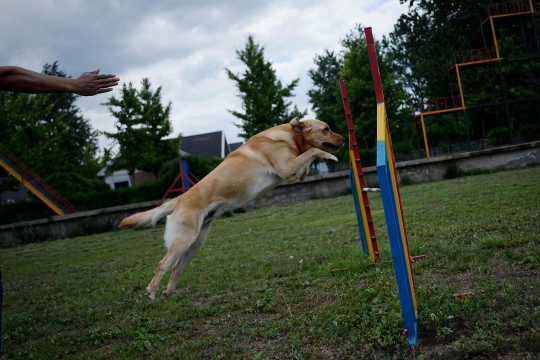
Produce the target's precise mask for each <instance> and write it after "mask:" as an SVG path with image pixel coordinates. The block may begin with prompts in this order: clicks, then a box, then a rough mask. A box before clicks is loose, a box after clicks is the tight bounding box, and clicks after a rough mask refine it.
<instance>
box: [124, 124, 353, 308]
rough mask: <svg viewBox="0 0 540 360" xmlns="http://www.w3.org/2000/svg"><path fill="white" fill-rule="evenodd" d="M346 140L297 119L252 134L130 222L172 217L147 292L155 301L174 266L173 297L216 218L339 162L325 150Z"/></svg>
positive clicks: (324, 126)
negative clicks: (316, 167) (320, 165)
mask: <svg viewBox="0 0 540 360" xmlns="http://www.w3.org/2000/svg"><path fill="white" fill-rule="evenodd" d="M344 140H345V139H344V138H343V137H342V136H341V135H338V134H336V133H334V132H332V131H331V130H330V128H329V127H328V125H327V124H326V123H324V122H322V121H320V120H305V121H299V119H298V118H294V119H292V120H291V121H290V122H289V123H288V124H283V125H279V126H276V127H273V128H271V129H268V130H266V131H263V132H261V133H259V134H257V135H255V136H253V137H252V138H251V139H249V140H248V141H247V142H246V143H245V144H243V145H242V146H240V147H239V148H238V149H237V150H235V151H233V152H232V153H230V154H229V156H227V158H226V159H225V160H224V161H223V162H222V163H221V164H220V165H219V166H218V167H216V168H215V169H214V171H212V172H211V173H210V174H208V175H207V176H206V177H205V178H203V179H202V180H201V181H200V182H199V183H197V184H196V185H195V186H193V187H192V188H191V189H190V190H189V191H188V192H186V193H184V194H182V195H181V196H178V197H176V198H174V199H172V200H171V201H169V202H166V203H165V204H163V205H161V206H159V207H157V208H155V209H152V210H149V211H146V212H142V213H138V214H135V215H132V216H129V217H127V218H125V219H124V220H123V221H122V223H121V224H120V227H121V228H126V227H131V226H147V225H152V226H153V225H155V224H156V222H157V221H158V220H159V219H161V218H162V217H164V216H166V215H168V216H167V225H166V227H165V246H166V247H167V254H166V255H165V257H164V258H163V259H162V260H161V261H160V263H159V266H158V268H157V270H156V274H155V275H154V278H153V279H152V281H151V282H150V284H149V285H148V286H147V288H146V290H147V295H148V296H149V297H150V299H152V300H153V299H155V296H156V291H157V290H158V288H159V285H160V283H161V280H162V279H163V276H164V275H165V274H166V273H167V271H169V270H170V269H171V268H172V274H171V277H170V279H169V284H168V286H167V290H166V291H165V292H164V293H163V295H164V296H166V297H168V296H171V295H172V293H173V292H174V290H175V288H176V284H177V282H178V278H179V277H180V275H181V274H182V271H183V270H184V269H185V267H186V266H187V265H188V264H189V262H190V261H191V260H192V259H193V257H194V256H195V254H197V252H198V251H199V250H200V249H201V247H202V246H203V244H204V241H205V239H206V236H207V235H208V232H209V230H210V225H211V223H212V220H214V219H215V218H217V217H219V216H220V215H221V214H222V213H223V212H224V211H226V210H232V209H236V208H239V207H241V206H243V205H245V204H247V203H248V202H250V201H252V200H255V199H257V198H259V197H261V196H262V195H264V194H266V193H267V192H268V191H270V190H272V189H273V188H275V187H276V186H278V185H279V184H281V183H282V182H283V181H286V182H288V183H294V182H296V181H298V180H304V178H305V177H306V176H307V175H308V173H309V166H310V165H311V163H312V162H313V160H315V159H322V160H325V161H331V162H337V158H336V157H335V156H334V155H332V154H329V153H328V152H326V151H336V150H338V149H339V148H340V147H341V146H343V143H344Z"/></svg>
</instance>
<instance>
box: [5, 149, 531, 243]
mask: <svg viewBox="0 0 540 360" xmlns="http://www.w3.org/2000/svg"><path fill="white" fill-rule="evenodd" d="M529 164H540V141H537V142H533V143H527V144H520V145H513V146H505V147H500V148H496V149H487V150H481V151H475V152H466V153H459V154H452V155H446V156H439V157H436V158H430V159H420V160H413V161H404V162H400V163H398V164H396V168H397V170H398V176H399V177H400V178H403V176H405V175H407V176H408V177H409V178H410V180H411V181H412V182H414V183H418V182H426V181H434V180H441V179H443V178H444V176H445V173H446V171H447V169H448V167H449V166H455V168H456V169H457V170H459V171H463V172H473V171H486V170H490V171H491V170H502V169H512V168H519V167H524V166H527V165H529ZM363 170H364V179H365V181H366V186H368V187H378V180H377V172H376V168H375V167H368V168H364V169H363ZM348 191H350V182H349V171H340V172H335V173H323V174H320V175H315V176H310V177H308V178H307V179H306V180H304V181H303V182H298V183H295V184H285V185H281V186H278V187H277V188H275V189H274V190H272V191H271V192H270V193H268V194H266V195H265V196H263V197H262V198H260V199H258V200H256V201H254V202H253V203H251V204H249V205H247V206H246V208H247V209H251V208H258V207H261V206H270V205H276V204H282V203H287V202H296V201H306V200H310V199H313V198H317V197H327V196H336V195H339V194H343V193H346V192H348ZM157 203H158V200H156V201H148V202H145V203H140V204H131V205H123V206H117V207H113V208H107V209H99V210H91V211H84V212H79V213H74V214H69V215H64V216H52V217H50V218H47V219H40V220H35V221H27V222H24V223H17V224H10V225H3V226H0V243H13V242H15V241H16V240H17V239H19V240H21V241H24V242H31V241H39V240H44V239H47V238H52V239H61V238H66V237H73V236H77V235H80V234H85V233H91V232H94V231H106V230H111V229H114V228H116V227H117V226H118V224H119V223H120V221H121V220H122V219H123V218H125V217H126V216H129V215H131V214H134V213H136V212H140V211H145V210H148V209H151V208H153V207H155V206H156V205H157Z"/></svg>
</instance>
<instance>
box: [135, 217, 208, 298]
mask: <svg viewBox="0 0 540 360" xmlns="http://www.w3.org/2000/svg"><path fill="white" fill-rule="evenodd" d="M171 219H172V220H171ZM201 224H202V217H201V216H200V215H199V214H193V215H192V216H187V215H183V216H182V217H181V218H179V219H178V218H175V217H172V216H171V217H169V218H168V219H167V226H166V228H165V243H166V245H167V247H168V250H167V254H166V255H165V257H164V258H163V259H162V260H161V261H160V262H159V265H158V268H157V270H156V274H155V275H154V277H153V278H152V281H151V282H150V284H148V286H147V287H146V295H148V297H149V298H150V299H152V300H154V299H155V298H156V291H157V289H158V288H159V284H161V280H163V277H164V276H165V274H166V273H167V271H169V270H170V269H171V268H172V267H173V265H174V264H176V263H177V262H179V261H180V259H181V258H182V257H183V256H184V255H185V254H186V252H187V251H188V249H189V248H190V247H191V245H192V244H193V243H194V242H195V241H196V240H197V238H198V236H199V232H200V230H201Z"/></svg>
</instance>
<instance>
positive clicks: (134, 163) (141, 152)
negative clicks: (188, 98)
mask: <svg viewBox="0 0 540 360" xmlns="http://www.w3.org/2000/svg"><path fill="white" fill-rule="evenodd" d="M103 105H106V106H107V108H108V109H109V112H110V113H111V115H112V116H114V117H115V118H116V123H115V128H116V132H115V133H109V132H105V133H104V134H105V136H107V137H108V138H109V139H113V140H114V141H115V143H116V144H117V145H118V151H117V153H116V154H115V155H114V156H113V158H112V163H111V166H109V170H112V171H113V170H120V169H126V170H128V172H129V173H130V174H133V173H134V172H135V170H142V171H148V172H152V173H154V174H155V175H157V174H158V171H159V169H160V168H161V165H162V164H163V163H164V162H165V161H167V160H170V159H173V158H175V157H177V156H178V153H179V147H180V136H178V137H176V138H169V139H167V137H169V136H170V135H171V134H172V132H173V128H172V123H171V120H170V113H171V103H169V104H168V105H167V106H165V107H164V106H163V104H162V103H161V87H159V88H158V89H157V90H156V91H153V90H152V89H151V84H150V80H148V79H147V78H145V79H143V80H142V82H141V89H140V90H137V89H136V88H135V87H134V86H133V84H132V83H131V82H130V83H128V84H125V83H124V84H123V86H122V91H121V97H120V98H116V97H114V96H112V97H111V98H110V99H109V100H108V101H107V102H106V103H104V104H103ZM109 153H110V151H109Z"/></svg>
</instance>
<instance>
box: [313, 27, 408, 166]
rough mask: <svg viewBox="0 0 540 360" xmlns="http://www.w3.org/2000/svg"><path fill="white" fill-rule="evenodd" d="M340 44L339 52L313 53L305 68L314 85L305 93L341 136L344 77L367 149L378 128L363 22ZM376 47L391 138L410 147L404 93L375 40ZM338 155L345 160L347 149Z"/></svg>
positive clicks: (359, 135)
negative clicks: (310, 63) (341, 84)
mask: <svg viewBox="0 0 540 360" xmlns="http://www.w3.org/2000/svg"><path fill="white" fill-rule="evenodd" d="M340 44H341V46H342V49H341V51H340V52H339V53H338V54H336V53H334V52H331V51H328V50H325V52H324V54H323V55H316V57H315V65H316V68H314V69H311V70H309V72H308V75H309V76H310V78H311V79H312V81H313V85H314V88H313V89H311V90H309V91H308V96H309V98H310V102H311V103H312V105H313V110H314V111H315V113H316V115H317V118H319V119H321V120H323V121H325V122H327V123H328V124H330V125H331V126H332V128H333V129H335V130H336V131H337V132H339V133H340V134H342V135H343V136H348V129H347V123H346V120H345V113H344V110H343V101H342V96H341V91H340V89H339V78H343V79H345V82H346V85H347V93H348V97H349V103H350V107H351V112H352V117H353V121H354V125H355V131H356V138H357V140H358V143H359V146H360V147H361V148H363V149H366V150H367V149H372V148H373V147H374V146H375V134H376V128H377V115H376V106H377V102H376V99H375V90H374V87H373V77H372V74H371V68H370V65H369V58H368V52H367V44H366V40H365V37H364V31H363V28H362V26H361V25H357V26H355V28H354V29H352V30H351V31H350V32H349V33H348V34H346V36H345V37H344V39H342V40H341V41H340ZM376 48H377V56H378V61H379V71H380V74H381V80H382V82H383V88H384V94H385V100H386V108H387V112H388V118H389V120H390V125H391V131H392V135H393V140H394V142H396V141H398V142H402V143H404V146H401V147H404V148H405V150H408V149H409V148H410V147H412V145H411V144H410V143H411V141H410V140H412V138H411V137H410V133H411V131H412V127H411V124H410V123H411V121H410V110H409V109H406V108H405V107H404V104H405V100H406V93H405V92H404V89H403V85H402V84H401V83H400V82H399V81H398V80H399V79H398V78H396V76H395V75H394V73H393V72H392V71H391V68H390V66H389V60H388V57H387V54H385V53H384V52H382V51H381V49H380V48H381V46H380V43H379V42H378V41H377V42H376ZM409 139H410V140H409ZM338 157H340V158H341V159H342V160H344V159H345V158H347V157H348V152H347V151H346V150H343V151H342V152H341V153H340V154H339V156H338Z"/></svg>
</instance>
